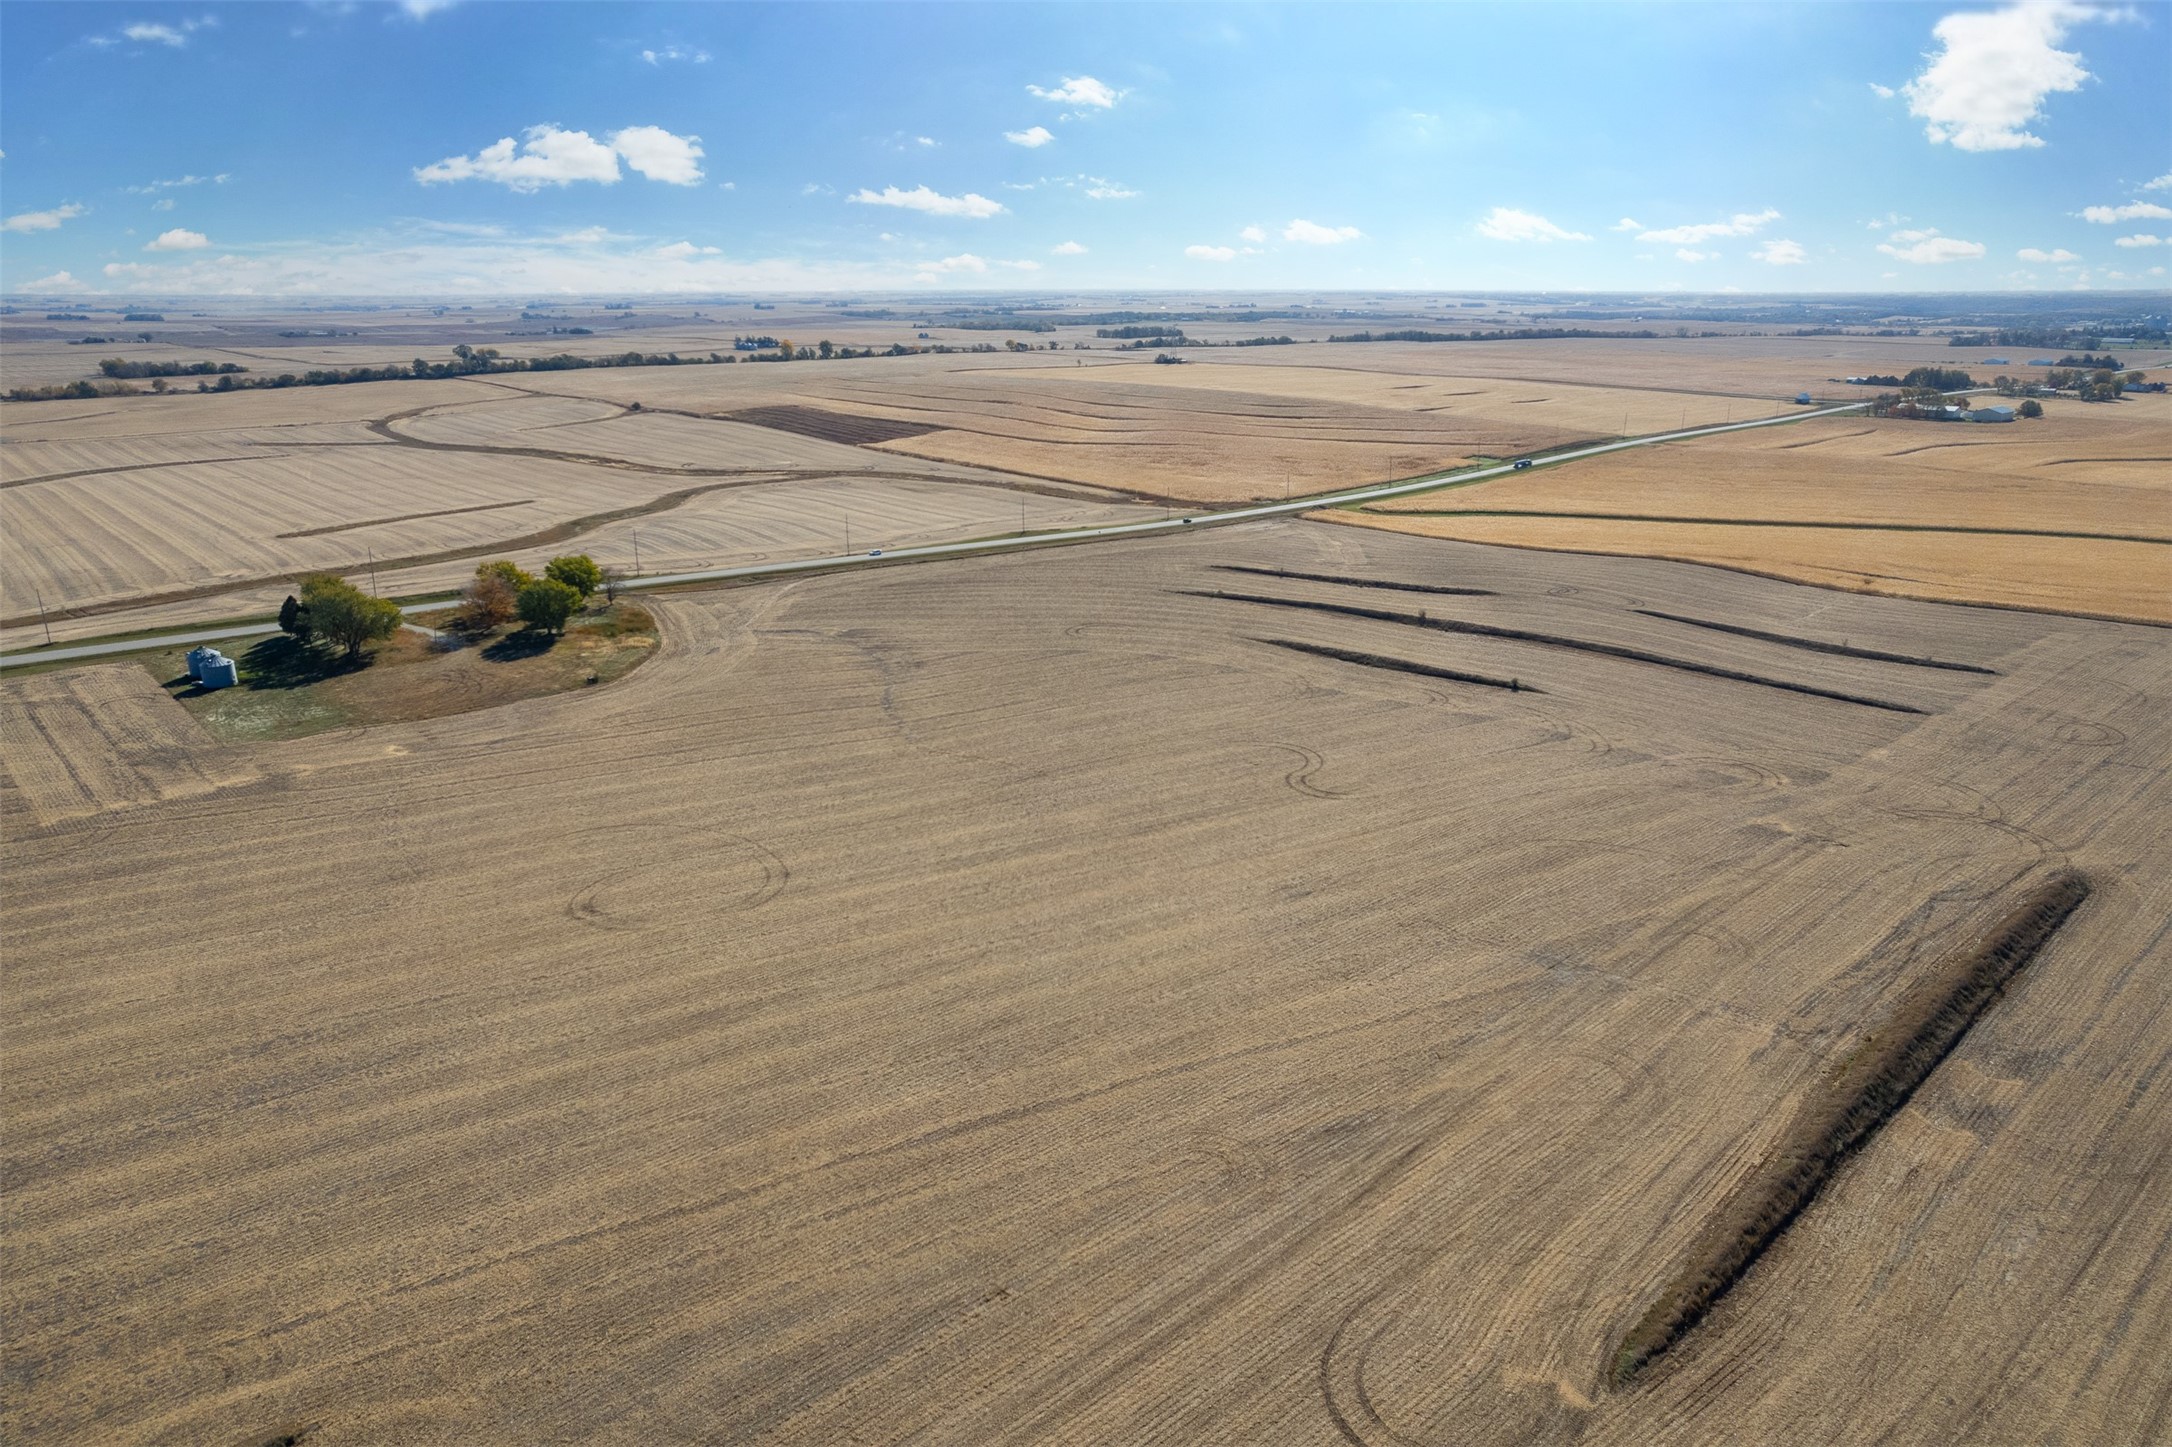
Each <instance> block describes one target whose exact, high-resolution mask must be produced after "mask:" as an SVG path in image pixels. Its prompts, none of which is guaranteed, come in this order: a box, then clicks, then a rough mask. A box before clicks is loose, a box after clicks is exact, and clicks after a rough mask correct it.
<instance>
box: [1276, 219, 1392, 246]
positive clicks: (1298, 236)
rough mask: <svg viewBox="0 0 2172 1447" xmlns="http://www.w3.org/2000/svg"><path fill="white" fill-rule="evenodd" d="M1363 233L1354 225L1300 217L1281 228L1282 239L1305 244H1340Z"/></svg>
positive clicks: (1352, 239) (1355, 239)
mask: <svg viewBox="0 0 2172 1447" xmlns="http://www.w3.org/2000/svg"><path fill="white" fill-rule="evenodd" d="M1364 235H1365V233H1364V232H1362V231H1360V230H1358V229H1357V228H1356V227H1355V226H1322V225H1320V224H1319V223H1317V222H1313V221H1306V220H1303V219H1302V218H1300V219H1299V220H1296V221H1292V222H1291V223H1290V224H1289V225H1287V226H1285V227H1283V228H1282V239H1283V240H1284V241H1302V242H1303V243H1304V244H1305V245H1307V246H1340V245H1341V244H1342V243H1343V242H1345V241H1357V240H1359V239H1361V238H1362V237H1363V236H1364ZM1246 239H1247V240H1250V239H1251V238H1249V237H1247V238H1246Z"/></svg>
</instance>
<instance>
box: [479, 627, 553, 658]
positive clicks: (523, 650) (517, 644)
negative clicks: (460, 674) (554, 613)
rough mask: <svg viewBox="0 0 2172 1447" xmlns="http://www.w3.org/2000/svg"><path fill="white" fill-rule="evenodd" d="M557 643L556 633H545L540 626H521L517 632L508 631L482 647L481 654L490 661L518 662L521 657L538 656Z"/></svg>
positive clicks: (548, 650)
mask: <svg viewBox="0 0 2172 1447" xmlns="http://www.w3.org/2000/svg"><path fill="white" fill-rule="evenodd" d="M557 644H558V635H557V634H555V633H545V632H544V631H543V630H542V629H540V628H523V629H521V630H520V631H519V632H518V633H508V634H506V635H505V636H504V637H503V638H500V639H499V640H498V641H497V642H495V643H493V644H491V645H489V646H488V647H486V648H485V649H483V652H482V656H483V657H484V658H487V659H489V660H490V661H491V662H492V663H518V662H520V660H522V659H523V658H539V657H541V656H542V655H543V654H546V653H548V652H550V651H551V649H552V648H554V647H556V646H557Z"/></svg>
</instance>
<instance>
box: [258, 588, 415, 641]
mask: <svg viewBox="0 0 2172 1447" xmlns="http://www.w3.org/2000/svg"><path fill="white" fill-rule="evenodd" d="M399 626H400V605H399V604H397V603H395V602H393V601H392V600H391V599H390V598H372V597H371V596H370V595H369V594H367V593H365V592H363V591H362V590H361V589H360V588H357V587H356V586H355V585H354V584H352V583H350V582H348V581H347V580H346V579H345V578H342V577H340V576H339V575H338V574H337V573H311V574H310V575H309V576H308V577H306V578H304V579H302V584H301V591H300V595H299V596H297V595H295V594H293V593H289V594H288V595H287V600H286V602H284V603H282V604H280V605H279V628H280V631H281V632H283V633H285V634H287V635H288V636H289V637H291V638H293V639H294V640H295V641H296V642H298V643H316V642H320V641H321V642H324V643H329V644H331V645H332V646H333V647H335V648H337V649H339V650H340V654H341V656H342V657H344V658H346V659H347V660H348V661H350V662H352V661H353V660H355V659H357V658H360V657H361V656H362V648H363V645H365V644H368V643H374V642H376V641H377V640H378V639H380V638H390V637H391V636H392V635H393V633H394V632H395V631H396V630H397V629H398V628H399Z"/></svg>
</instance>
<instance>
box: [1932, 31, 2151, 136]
mask: <svg viewBox="0 0 2172 1447" xmlns="http://www.w3.org/2000/svg"><path fill="white" fill-rule="evenodd" d="M2116 15H2117V12H2115V11H2108V10H2102V9H2099V8H2096V7H2094V6H2089V5H2083V4H2077V3H2074V0H2016V3H2014V4H2010V5H2006V6H2004V7H2002V8H2000V9H1997V10H1975V11H1961V12H1958V13H1956V14H1952V15H1948V16H1947V17H1945V18H1944V19H1943V20H1941V21H1939V22H1938V23H1937V24H1936V25H1934V26H1932V27H1931V35H1932V37H1933V38H1934V39H1936V40H1937V42H1938V49H1937V50H1936V51H1933V52H1932V53H1931V54H1930V55H1928V56H1926V57H1925V58H1926V60H1927V61H1928V62H1929V64H1927V65H1926V66H1925V67H1924V69H1923V72H1922V73H1921V74H1920V75H1918V76H1917V77H1916V78H1915V79H1913V80H1911V81H1909V82H1908V83H1907V84H1906V85H1904V86H1902V87H1901V88H1900V89H1901V94H1902V95H1904V96H1906V97H1907V98H1908V112H1909V114H1910V115H1914V116H1919V117H1921V118H1922V120H1923V123H1924V125H1923V134H1924V135H1925V136H1927V137H1929V138H1930V141H1931V143H1932V144H1933V145H1938V144H1941V143H1943V144H1946V145H1951V146H1953V147H1954V148H1955V149H1957V150H1963V151H2013V150H2020V149H2022V148H2023V147H2028V146H2041V145H2043V144H2044V141H2043V137H2041V136H2038V135H2034V134H2032V133H2031V132H2029V131H2027V130H2024V129H2023V127H2025V126H2026V125H2028V124H2029V123H2030V122H2031V121H2033V120H2036V119H2037V118H2038V117H2039V116H2041V115H2042V114H2043V109H2044V99H2045V97H2047V96H2050V95H2053V94H2057V93H2060V92H2064V91H2073V90H2079V89H2081V86H2082V82H2084V81H2086V80H2088V79H2090V75H2089V72H2088V71H2086V70H2084V69H2083V68H2082V58H2081V56H2080V55H2079V54H2078V53H2076V52H2074V51H2071V50H2061V49H2059V48H2058V47H2059V42H2060V41H2062V40H2064V39H2065V38H2066V33H2067V31H2068V29H2070V28H2071V27H2072V26H2074V25H2075V24H2077V23H2078V22H2081V21H2085V20H2094V19H2110V18H2114V17H2115V16H2116Z"/></svg>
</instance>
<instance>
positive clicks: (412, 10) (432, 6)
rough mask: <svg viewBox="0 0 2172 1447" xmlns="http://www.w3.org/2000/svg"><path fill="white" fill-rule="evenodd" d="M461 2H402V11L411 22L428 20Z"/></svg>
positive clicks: (440, 0)
mask: <svg viewBox="0 0 2172 1447" xmlns="http://www.w3.org/2000/svg"><path fill="white" fill-rule="evenodd" d="M459 3H460V0H400V9H401V10H402V11H404V12H406V14H407V18H408V19H410V20H428V19H429V18H430V17H431V16H433V15H435V14H437V12H438V11H440V10H450V9H452V8H453V6H455V5H457V4H459Z"/></svg>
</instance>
